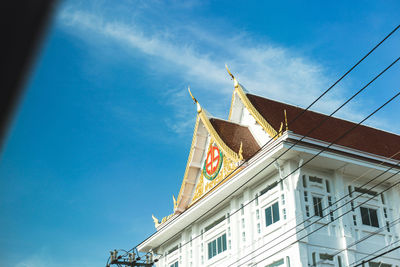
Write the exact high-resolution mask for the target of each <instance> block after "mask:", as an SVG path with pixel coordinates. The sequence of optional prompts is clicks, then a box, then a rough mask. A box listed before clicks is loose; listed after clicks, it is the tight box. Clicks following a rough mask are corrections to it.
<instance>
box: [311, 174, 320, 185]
mask: <svg viewBox="0 0 400 267" xmlns="http://www.w3.org/2000/svg"><path fill="white" fill-rule="evenodd" d="M309 179H310V182H313V183H319V184H322V179H321V178H319V177H316V176H310V178H309Z"/></svg>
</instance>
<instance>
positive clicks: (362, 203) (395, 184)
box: [245, 93, 400, 266]
mask: <svg viewBox="0 0 400 267" xmlns="http://www.w3.org/2000/svg"><path fill="white" fill-rule="evenodd" d="M399 94H400V93H398V94H397V95H399ZM399 173H400V170H399V171H397V172H396V173H394V174H392V175H391V176H389V178H392V177H393V176H395V175H397V174H399ZM399 184H400V180H399V181H398V182H396V183H394V184H393V185H391V186H389V187H388V188H386V189H384V190H383V191H381V192H380V193H379V194H382V193H384V192H386V191H387V190H389V189H390V188H392V187H394V186H397V185H399ZM379 194H378V195H379ZM374 197H376V196H372V197H370V198H368V199H367V200H365V201H363V202H361V203H360V204H358V205H357V206H355V207H354V209H356V208H358V207H360V206H361V205H364V204H365V203H367V202H368V201H370V200H371V199H373V198H374ZM352 211H353V209H350V210H348V211H346V212H344V213H343V214H341V215H340V216H338V217H337V218H335V220H337V219H339V218H341V217H343V216H344V215H346V214H348V213H350V212H352ZM331 222H332V221H330V222H327V223H323V225H322V226H320V227H319V228H317V229H315V230H313V231H311V232H309V233H308V234H306V235H305V236H303V237H301V238H299V239H297V240H296V241H294V242H292V243H290V244H289V245H287V246H285V247H284V248H282V249H280V250H279V251H277V252H274V253H273V254H272V255H269V256H268V257H271V256H274V255H276V254H277V253H279V252H281V251H283V250H285V249H287V248H288V247H290V246H292V245H294V244H295V243H297V242H299V241H300V240H302V239H304V238H306V237H308V236H310V235H311V234H313V233H315V232H317V231H318V230H320V229H322V228H323V227H326V226H327V225H329V224H330V223H331ZM308 226H309V225H308ZM308 226H307V227H308ZM281 242H282V241H281ZM281 242H280V243H281ZM276 245H279V243H278V244H276ZM276 245H275V246H276ZM267 250H268V249H267ZM267 250H265V251H267ZM265 251H263V252H262V253H264V252H265ZM259 255H261V254H258V255H256V256H259ZM256 256H253V257H252V258H251V259H253V258H254V257H256ZM268 257H266V258H263V259H262V260H261V261H258V262H257V263H255V264H254V265H256V264H258V263H260V262H262V261H263V260H265V259H267V258H268ZM247 261H248V260H247ZM247 261H245V262H247ZM254 265H253V266H254Z"/></svg>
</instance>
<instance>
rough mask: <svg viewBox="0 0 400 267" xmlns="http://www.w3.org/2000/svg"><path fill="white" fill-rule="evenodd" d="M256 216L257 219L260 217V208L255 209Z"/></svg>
mask: <svg viewBox="0 0 400 267" xmlns="http://www.w3.org/2000/svg"><path fill="white" fill-rule="evenodd" d="M256 218H257V220H259V219H260V210H256Z"/></svg>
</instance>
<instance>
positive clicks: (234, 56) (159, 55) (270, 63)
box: [60, 8, 360, 133]
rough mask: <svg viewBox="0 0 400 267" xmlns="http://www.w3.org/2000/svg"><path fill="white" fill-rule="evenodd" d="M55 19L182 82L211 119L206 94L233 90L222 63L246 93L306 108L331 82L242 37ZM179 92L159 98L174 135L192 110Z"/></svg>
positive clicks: (292, 56)
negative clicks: (169, 113)
mask: <svg viewBox="0 0 400 267" xmlns="http://www.w3.org/2000/svg"><path fill="white" fill-rule="evenodd" d="M60 18H61V21H62V23H63V25H64V26H66V27H67V28H72V29H74V30H78V31H80V32H81V33H82V35H81V36H82V37H83V38H90V35H97V36H101V37H103V38H106V39H109V40H111V41H114V42H117V43H118V44H119V45H121V46H123V47H124V48H126V49H131V50H133V51H135V52H137V53H142V54H144V55H146V56H149V57H151V58H155V59H157V60H159V62H160V64H163V66H167V67H164V68H160V69H158V71H160V72H167V73H168V72H171V73H172V75H175V76H176V77H178V76H179V77H184V78H180V79H181V83H190V84H191V85H194V86H195V88H196V89H195V91H196V92H197V93H198V94H199V95H201V99H205V102H206V103H207V107H208V108H209V109H210V110H211V111H212V113H214V114H215V115H217V116H223V117H226V114H227V111H226V110H225V109H224V110H222V108H221V107H220V102H219V101H217V103H215V102H212V101H211V99H210V98H211V97H209V98H208V97H207V95H211V94H209V92H212V97H213V98H215V97H217V98H218V97H221V98H222V97H223V98H225V99H229V98H230V95H231V93H232V89H233V87H232V82H231V81H230V80H229V79H228V78H227V74H226V71H225V69H224V64H225V63H228V65H229V66H231V68H232V69H231V70H232V71H233V72H234V73H235V75H236V76H237V77H238V79H239V81H240V82H241V83H242V84H244V86H245V87H246V88H247V89H248V90H249V91H250V92H252V93H255V94H260V95H262V96H266V97H269V98H272V99H277V100H280V101H285V102H289V103H291V104H296V105H299V106H307V105H308V104H309V103H310V100H311V99H315V98H316V97H317V96H318V95H319V94H320V93H321V92H322V91H323V90H325V89H326V88H327V87H328V86H329V82H331V81H332V80H333V79H332V78H331V77H328V75H327V74H326V71H325V70H324V68H323V67H322V66H321V65H320V64H318V63H316V62H313V61H312V60H310V59H307V58H305V57H302V56H300V55H297V54H296V52H293V51H291V50H289V49H287V48H284V47H280V46H277V45H273V44H269V43H256V42H255V41H252V40H251V38H250V37H249V36H247V35H246V33H236V34H234V36H233V37H231V36H223V35H218V34H216V33H213V32H212V31H211V30H208V29H206V28H204V27H199V26H196V25H178V26H177V27H176V29H175V30H174V32H165V31H158V32H157V31H155V30H148V29H147V28H146V27H144V26H142V27H140V26H139V24H135V23H126V22H121V21H118V20H115V19H107V16H105V15H99V14H93V13H90V12H85V11H82V10H77V9H74V8H65V9H64V10H63V12H62V13H61V16H60ZM180 89H183V88H180ZM182 92H183V90H171V91H170V92H169V93H168V94H166V95H165V97H167V98H168V99H167V101H166V103H167V104H169V105H170V106H172V107H173V108H175V109H176V111H177V112H176V118H174V119H173V120H172V119H170V120H169V121H168V123H167V124H168V125H170V127H171V129H172V130H173V131H175V132H177V133H181V132H182V131H185V130H187V129H191V126H192V121H193V120H188V119H187V118H191V117H193V115H192V114H193V112H192V110H190V109H189V108H187V107H186V108H182V104H181V103H182V102H183V101H182V98H183V97H185V98H187V95H186V93H182ZM342 92H343V88H341V87H340V86H338V88H337V89H335V92H334V93H333V94H330V95H328V96H327V97H325V98H323V100H322V101H320V102H319V103H318V105H316V107H314V109H317V110H318V111H321V112H326V113H329V112H331V111H332V107H337V106H339V105H340V103H342V102H343V99H344V98H343V96H342V94H341V93H342ZM185 102H187V100H185ZM189 112H191V113H190V114H189ZM357 114H358V113H357V112H353V110H352V109H350V108H346V109H344V110H343V111H342V112H341V113H340V115H341V116H344V117H346V118H347V119H352V120H358V119H360V115H357Z"/></svg>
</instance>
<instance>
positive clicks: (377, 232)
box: [311, 215, 400, 267]
mask: <svg viewBox="0 0 400 267" xmlns="http://www.w3.org/2000/svg"><path fill="white" fill-rule="evenodd" d="M364 216H365V215H364ZM399 222H400V218H397V219H396V220H393V221H392V222H391V223H389V225H390V226H393V225H395V224H398V223H399ZM385 228H387V225H383V226H382V227H380V228H379V229H378V230H376V231H375V232H372V233H370V234H368V235H366V236H364V237H362V238H361V239H359V240H357V241H354V242H353V243H351V244H350V245H348V246H347V247H346V248H344V249H341V250H339V251H338V252H336V253H334V254H331V256H332V257H335V256H336V255H339V254H340V253H342V252H343V251H345V250H347V249H349V248H351V247H353V246H355V245H357V244H359V243H361V242H364V241H365V240H367V239H368V238H370V237H372V236H375V235H377V234H379V233H380V232H382V231H383V230H385ZM399 241H400V240H398V241H397V242H399ZM368 256H371V254H368ZM368 256H367V257H368ZM324 261H325V260H319V261H318V262H316V263H315V264H312V265H311V267H316V266H318V264H320V263H323V262H324Z"/></svg>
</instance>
